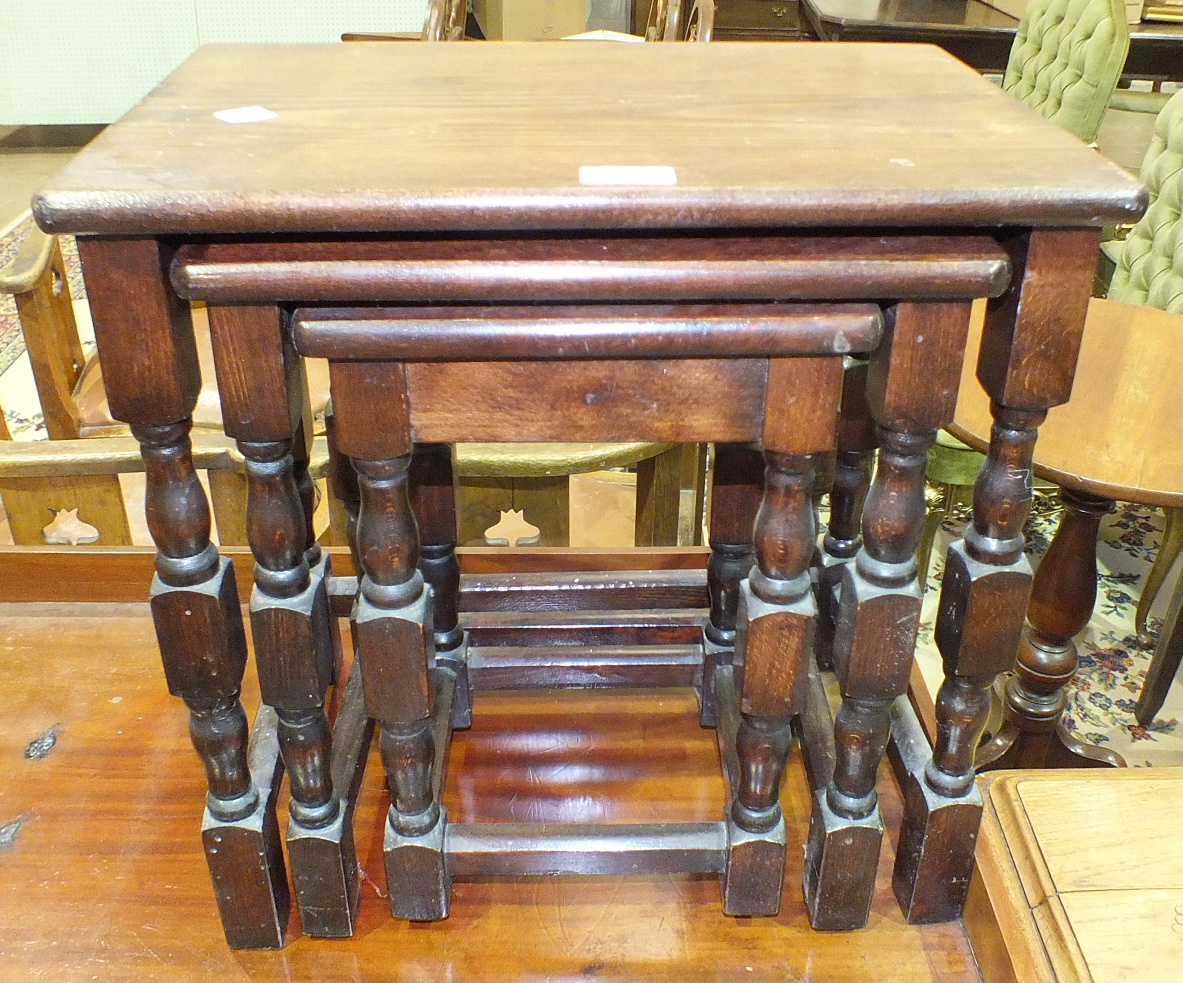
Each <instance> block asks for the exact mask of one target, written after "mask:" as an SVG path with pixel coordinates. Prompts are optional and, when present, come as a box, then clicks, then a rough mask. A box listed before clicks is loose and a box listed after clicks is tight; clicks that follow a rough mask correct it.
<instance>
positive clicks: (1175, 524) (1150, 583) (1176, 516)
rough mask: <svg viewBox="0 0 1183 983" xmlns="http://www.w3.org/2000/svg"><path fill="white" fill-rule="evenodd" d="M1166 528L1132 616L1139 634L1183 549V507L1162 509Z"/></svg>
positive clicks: (1142, 631) (1142, 633)
mask: <svg viewBox="0 0 1183 983" xmlns="http://www.w3.org/2000/svg"><path fill="white" fill-rule="evenodd" d="M1163 513H1164V515H1165V517H1166V528H1164V529H1163V532H1162V542H1161V543H1160V544H1159V547H1158V555H1157V556H1156V557H1155V558H1154V565H1153V566H1152V567H1151V568H1150V573H1148V574H1147V575H1146V582H1145V583H1144V584H1143V585H1142V596H1141V597H1139V598H1138V613H1137V614H1136V615H1135V616H1134V628H1135V630H1136V631H1137V632H1138V634H1139V635H1144V634H1146V619H1147V618H1148V617H1149V616H1150V609H1151V607H1153V606H1154V600H1155V598H1156V597H1158V592H1159V591H1160V590H1161V589H1162V585H1163V581H1165V580H1166V579H1167V574H1168V573H1170V572H1171V567H1173V566H1174V565H1175V560H1176V559H1177V558H1178V556H1179V553H1180V551H1183V509H1164V510H1163Z"/></svg>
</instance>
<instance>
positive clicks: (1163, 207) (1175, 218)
mask: <svg viewBox="0 0 1183 983" xmlns="http://www.w3.org/2000/svg"><path fill="white" fill-rule="evenodd" d="M1140 176H1141V178H1142V183H1143V184H1145V185H1146V187H1148V188H1149V189H1150V207H1149V208H1147V209H1146V214H1145V215H1143V216H1142V218H1141V220H1140V221H1139V222H1138V224H1137V225H1135V226H1134V230H1133V231H1132V232H1131V233H1130V235H1129V238H1127V239H1126V241H1125V242H1124V243H1123V244H1122V250H1121V255H1120V257H1119V259H1118V263H1117V270H1116V271H1115V272H1114V274H1113V280H1112V281H1111V282H1110V285H1109V295H1108V296H1109V299H1110V300H1120V301H1123V302H1125V303H1127V304H1145V305H1146V306H1147V307H1157V308H1159V309H1161V310H1164V311H1172V312H1174V313H1176V314H1183V222H1180V221H1179V212H1180V205H1183V92H1178V93H1176V94H1175V95H1174V96H1172V97H1171V101H1170V102H1168V103H1167V104H1166V106H1165V107H1163V110H1162V112H1160V113H1159V114H1158V121H1157V122H1156V123H1155V124H1154V138H1153V139H1152V140H1151V141H1150V147H1149V148H1148V149H1147V151H1146V156H1145V157H1144V158H1143V159H1142V170H1141V172H1140Z"/></svg>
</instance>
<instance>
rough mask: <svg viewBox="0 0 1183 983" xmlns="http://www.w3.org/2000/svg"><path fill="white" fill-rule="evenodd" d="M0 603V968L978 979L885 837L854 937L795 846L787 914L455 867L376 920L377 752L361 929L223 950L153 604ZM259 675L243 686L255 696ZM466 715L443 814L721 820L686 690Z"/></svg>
mask: <svg viewBox="0 0 1183 983" xmlns="http://www.w3.org/2000/svg"><path fill="white" fill-rule="evenodd" d="M0 614H2V615H3V618H4V624H5V629H6V634H7V637H8V639H9V642H8V645H9V650H8V654H7V657H6V679H7V680H8V686H9V693H10V695H11V700H12V706H13V707H14V708H15V709H14V711H13V712H9V713H6V714H4V715H3V717H2V718H0V749H2V752H3V755H4V759H5V760H6V761H9V762H10V766H9V768H8V769H7V771H6V775H5V778H4V779H3V781H0V825H2V824H7V823H9V822H10V821H13V820H24V822H23V824H22V825H20V827H19V829H18V830H17V831H16V833H15V835H14V836H13V843H12V846H10V847H9V848H7V849H5V850H2V851H0V919H2V920H3V923H4V925H5V926H6V928H5V932H4V933H3V934H2V935H0V966H2V967H3V968H2V969H0V976H3V977H4V978H13V979H17V978H21V979H27V978H31V977H35V976H37V975H38V974H40V975H44V976H45V977H46V978H52V979H59V980H73V979H80V980H89V979H90V978H91V977H92V976H95V975H97V976H98V977H99V978H100V979H108V980H116V979H135V980H138V981H144V983H154V981H162V980H185V981H191V983H203V981H211V983H213V981H219V983H221V981H231V983H233V981H240V980H241V981H246V980H254V981H260V983H263V981H269V980H287V979H308V978H313V977H315V978H316V979H320V980H325V981H329V983H335V981H358V980H362V981H366V980H385V979H390V978H391V974H392V973H394V974H396V975H397V974H399V973H402V974H412V973H413V974H420V975H422V976H424V978H428V979H439V978H451V979H454V980H457V981H474V983H475V981H480V983H486V981H498V980H524V979H535V978H551V979H564V980H565V979H578V978H580V977H581V976H582V975H586V971H587V970H588V968H589V967H595V970H594V972H595V974H596V976H597V977H598V978H601V979H610V980H621V981H625V980H628V981H636V980H643V979H653V980H675V979H676V980H691V981H694V980H704V981H705V980H710V979H718V978H720V977H723V978H729V977H738V978H741V979H744V980H749V979H750V980H754V981H764V980H767V981H773V980H776V981H781V980H784V979H786V978H794V977H796V978H809V979H812V980H817V981H820V983H827V981H833V983H839V981H841V983H862V981H872V980H873V981H879V983H881V981H884V980H887V981H895V980H898V981H900V983H905V981H906V983H913V981H929V980H932V981H938V980H939V981H942V983H974V981H977V980H978V971H977V968H976V966H975V963H974V959H973V955H972V953H971V952H970V949H969V947H968V944H967V941H966V937H965V932H964V930H963V928H962V927H961V925H960V924H957V923H954V924H949V925H939V926H923V927H912V926H908V925H907V924H905V923H904V921H903V917H902V915H901V914H900V912H899V910H898V909H897V907H896V905H895V902H894V900H893V899H892V897H891V893H890V890H889V889H888V887H887V884H888V876H889V873H890V861H891V849H890V847H888V848H887V849H886V850H885V851H884V852H885V856H884V859H883V861H882V862H881V865H880V876H879V883H880V888H879V890H878V891H877V892H876V896H875V904H874V909H873V916H872V920H871V923H870V925H869V927H868V929H867V930H866V931H865V932H863V933H860V934H857V935H846V936H835V935H831V934H826V933H815V932H812V931H811V930H810V929H809V928H808V925H807V922H806V919H805V914H804V907H803V902H802V901H801V898H800V894H799V890H800V889H799V883H800V864H801V854H800V851H799V850H790V851H789V854H788V864H789V870H788V873H787V876H786V879H785V883H786V892H785V896H784V902H783V907H782V912H781V914H780V916H778V917H777V918H773V919H762V920H759V921H749V920H735V919H728V918H723V917H721V916H720V914H719V909H718V904H719V902H718V897H719V895H718V891H719V888H718V885H717V883H716V882H715V880H714V879H713V878H705V879H704V878H695V877H687V876H679V875H662V876H657V877H650V876H635V877H613V878H603V879H586V878H579V879H569V878H564V877H556V878H544V879H538V878H533V879H529V880H525V881H506V880H501V879H494V880H490V881H484V882H471V883H458V884H457V885H456V887H455V890H454V894H453V904H452V914H451V917H450V919H449V920H448V921H447V922H441V923H437V924H435V925H432V926H431V927H429V928H424V927H419V926H412V925H408V924H406V923H401V922H396V921H392V920H391V919H390V917H389V911H388V907H387V903H386V901H385V900H384V899H383V898H381V897H379V894H378V892H377V890H376V889H375V886H374V883H375V882H379V883H380V882H381V870H382V843H381V825H382V821H383V818H384V814H385V811H386V801H387V800H386V796H385V793H384V791H383V787H382V769H381V768H380V767H379V766H378V764H377V761H376V760H374V761H372V762H371V767H370V768H368V769H367V771H366V775H365V778H364V781H363V783H362V787H361V793H360V796H359V801H358V805H357V829H358V838H357V845H358V858H359V860H360V862H361V864H362V867H363V870H364V871H365V876H364V877H363V880H362V898H361V906H360V911H359V929H358V935H357V937H355V938H354V939H351V940H330V939H310V938H306V937H302V936H301V935H300V933H299V930H298V927H297V925H296V923H295V922H294V921H293V922H292V923H291V925H290V926H289V935H288V938H289V940H290V941H289V943H288V946H287V948H285V949H284V950H283V951H282V952H278V953H273V952H232V951H230V950H228V949H227V948H226V946H225V943H224V941H223V940H222V938H221V932H220V928H219V925H218V917H217V913H216V910H215V908H214V905H213V904H212V896H211V889H210V886H209V878H208V874H207V873H206V871H205V869H204V864H203V862H202V859H201V855H200V852H199V851H198V850H196V849H195V848H194V838H195V831H196V828H197V825H198V822H199V820H200V809H201V805H200V804H201V800H202V796H203V794H204V777H203V774H202V770H201V767H200V764H199V763H198V761H197V759H196V757H195V756H194V755H193V754H192V753H191V751H189V750H188V749H187V745H188V735H187V722H186V719H185V715H184V714H178V713H177V708H176V705H175V704H174V703H173V702H172V701H171V700H170V699H168V697H167V696H166V694H165V692H164V687H163V684H162V681H161V677H160V667H159V656H158V655H157V653H156V646H155V640H154V636H153V632H152V625H151V621H150V619H149V618H148V617H147V612H146V609H145V608H144V607H143V606H141V605H137V606H122V607H112V606H104V607H101V608H99V607H97V606H85V605H83V606H61V605H59V606H50V607H45V606H40V607H29V606H21V607H13V606H6V607H5V608H3V609H2V610H0ZM46 651H53V652H55V653H56V654H55V658H54V659H52V660H47V659H46V658H45V652H46ZM96 665H101V666H103V667H104V668H103V670H102V671H100V672H97V673H96V671H95V669H94V667H95V666H96ZM253 675H254V674H253V672H251V673H248V677H247V679H248V682H247V692H246V694H245V699H246V700H247V702H248V705H250V706H252V707H253V706H254V705H255V701H256V700H257V691H256V690H255V689H254V686H253V683H252V682H251V677H253ZM476 709H477V714H476V717H475V722H474V728H473V730H472V731H471V732H469V733H461V734H457V735H456V737H455V739H454V747H453V753H452V759H451V765H450V768H449V774H448V782H447V785H446V787H445V790H444V802H445V804H446V805H447V806H448V808H449V810H450V812H451V814H452V816H453V817H454V818H456V819H457V820H460V821H464V822H469V821H472V822H514V821H522V820H549V821H554V822H579V821H583V822H589V821H591V822H634V823H635V822H651V821H655V820H656V821H685V822H695V821H698V822H710V821H713V820H715V819H717V818H718V816H719V815H720V812H721V810H722V807H723V788H722V781H721V779H720V776H719V773H718V764H717V751H716V749H715V739H714V735H713V734H712V733H711V732H710V731H709V730H703V729H701V728H700V727H699V726H698V724H697V722H696V713H695V706H694V699H693V696H692V694H691V693H690V691H688V690H683V691H654V692H648V693H636V694H622V693H613V694H605V695H603V696H600V695H590V696H589V695H587V694H557V695H540V694H489V695H485V696H480V697H478V700H477V708H476ZM50 728H56V729H55V733H56V735H57V743H56V745H55V746H54V747H53V749H52V750H51V752H50V753H49V754H48V755H46V756H45V757H44V758H42V759H32V758H27V757H25V756H24V752H25V749H26V747H27V746H28V744H29V743H30V741H32V740H33V739H34V738H36V737H38V736H40V735H43V734H44V733H45V732H46V731H47V730H49V729H50ZM622 792H623V794H622ZM880 794H881V801H882V805H883V809H884V812H885V815H886V817H887V819H888V822H889V823H892V824H893V825H894V823H895V822H897V821H898V815H899V809H900V804H899V797H898V792H897V790H896V788H895V785H894V783H893V782H892V780H891V779H890V777H888V776H887V775H885V776H884V777H883V779H882V781H881V782H880ZM782 802H783V804H784V808H785V810H786V815H787V817H788V822H789V824H790V827H791V828H793V829H796V830H800V829H801V828H802V824H803V823H804V822H805V821H806V817H807V815H808V812H809V800H808V789H807V786H806V783H805V781H804V776H803V774H802V772H801V771H800V769H799V767H798V766H797V765H792V766H791V767H790V769H789V774H788V779H787V782H786V785H785V789H784V792H783V794H782ZM116 830H118V831H120V834H121V835H119V836H118V837H115V836H114V835H113V833H114V831H116ZM507 940H510V941H511V942H512V944H510V941H507ZM748 967H751V968H750V969H749V968H748Z"/></svg>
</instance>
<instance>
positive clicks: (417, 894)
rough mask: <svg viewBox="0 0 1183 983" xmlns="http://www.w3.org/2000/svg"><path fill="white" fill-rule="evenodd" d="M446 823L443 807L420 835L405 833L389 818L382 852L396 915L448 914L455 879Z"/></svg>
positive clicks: (417, 918) (418, 918) (427, 918)
mask: <svg viewBox="0 0 1183 983" xmlns="http://www.w3.org/2000/svg"><path fill="white" fill-rule="evenodd" d="M447 825H448V814H447V810H446V809H444V808H443V807H442V806H441V807H440V817H439V819H438V820H437V821H436V824H435V825H434V826H433V827H432V828H431V829H430V830H428V831H427V832H426V833H424V834H422V835H421V836H404V835H403V834H402V833H399V832H398V831H397V830H396V829H395V828H394V827H393V826H391V825H390V822H389V820H387V823H386V839H385V842H384V844H383V851H384V853H385V855H386V881H387V884H388V886H389V888H390V911H391V913H392V914H393V915H394V917H395V918H405V919H406V920H407V921H412V922H432V921H437V920H439V919H441V918H447V917H448V907H449V904H450V902H451V897H452V879H451V877H450V876H449V875H448V857H447V854H446V853H445V852H444V831H445V830H446V829H447Z"/></svg>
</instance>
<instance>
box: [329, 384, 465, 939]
mask: <svg viewBox="0 0 1183 983" xmlns="http://www.w3.org/2000/svg"><path fill="white" fill-rule="evenodd" d="M330 374H331V384H332V391H333V404H334V407H335V409H336V414H337V437H338V442H339V445H340V448H341V450H342V452H343V453H345V454H347V455H349V457H350V458H351V459H352V461H353V466H354V468H355V470H356V471H357V476H358V486H359V490H360V493H361V508H360V511H359V514H358V520H357V546H358V557H359V560H360V565H361V566H360V571H359V572H360V574H361V582H360V585H359V591H358V598H357V604H356V606H355V608H354V625H355V638H356V640H357V657H358V659H359V660H360V661H361V668H362V680H363V688H364V691H365V704H366V709H367V711H368V713H369V715H370V716H371V717H373V718H374V719H376V720H377V721H378V722H379V724H380V726H381V737H380V748H381V751H382V761H383V764H384V766H385V768H386V775H387V780H388V782H389V785H390V795H391V803H390V811H389V813H388V815H387V822H386V836H385V841H384V853H385V857H386V876H387V880H388V882H389V886H390V907H391V911H392V912H393V913H394V916H395V917H396V918H407V919H411V920H413V921H428V920H432V919H437V918H446V917H447V915H448V906H449V901H450V896H451V881H450V879H449V877H448V872H447V865H446V857H445V854H444V831H445V829H446V826H447V816H446V813H445V811H444V809H443V807H442V806H441V804H440V801H439V781H440V780H441V777H442V775H441V771H442V768H441V765H440V763H439V760H438V754H437V752H438V751H439V750H440V743H441V740H440V738H437V736H436V733H435V731H436V730H438V725H439V723H440V721H439V720H438V719H436V717H435V716H433V715H434V714H435V711H436V708H437V699H436V693H437V687H438V685H439V680H438V679H437V677H438V676H439V675H440V674H446V675H447V677H448V679H449V680H450V679H451V675H452V674H451V672H450V671H449V670H448V669H447V668H446V667H440V668H438V669H435V670H433V669H432V665H433V663H434V660H435V631H434V621H433V607H434V605H433V599H432V596H431V591H430V590H429V588H428V586H427V583H426V581H425V579H424V576H423V574H422V573H421V572H420V571H419V567H418V564H419V533H418V529H417V527H416V523H415V514H414V512H413V511H412V508H411V501H410V496H409V492H408V479H409V472H410V469H411V451H412V446H411V434H410V417H409V411H408V408H407V402H406V377H405V373H404V369H403V366H402V365H399V364H395V363H383V362H334V363H332V365H331V366H330ZM429 457H430V456H429ZM425 462H426V463H427V464H429V463H430V460H429V458H425ZM436 464H437V466H438V464H439V459H438V458H436ZM426 470H429V469H425V473H426ZM448 470H449V471H450V468H449V469H448ZM438 477H439V476H438V473H437V478H438ZM448 484H450V481H449V482H448ZM443 485H444V482H443V481H442V480H435V481H433V482H427V481H425V482H424V484H423V485H422V486H421V487H422V488H423V489H428V488H435V489H436V490H437V491H438V492H439V493H440V495H441V497H442V488H443ZM424 494H425V496H426V492H424ZM440 538H445V539H446V538H447V537H446V536H441V537H440ZM449 576H450V574H449ZM441 583H443V580H441ZM445 593H446V592H445ZM452 631H453V628H452V627H448V628H446V629H445V635H446V637H448V638H449V640H450V638H451V635H450V633H451V632H452ZM441 702H442V704H443V705H442V708H441V709H442V712H446V713H447V714H448V715H449V717H450V715H451V707H450V705H447V704H448V701H441ZM443 723H444V724H445V725H446V723H447V721H446V720H445V721H444V722H443ZM442 741H443V743H444V744H445V745H446V742H447V730H446V728H445V729H444V731H443V735H442Z"/></svg>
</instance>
